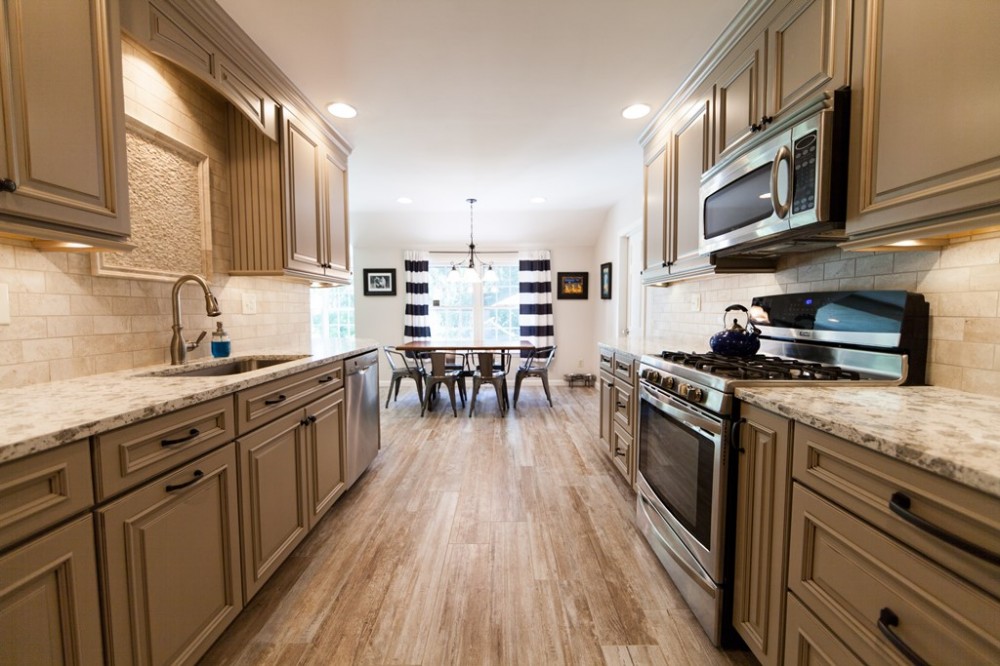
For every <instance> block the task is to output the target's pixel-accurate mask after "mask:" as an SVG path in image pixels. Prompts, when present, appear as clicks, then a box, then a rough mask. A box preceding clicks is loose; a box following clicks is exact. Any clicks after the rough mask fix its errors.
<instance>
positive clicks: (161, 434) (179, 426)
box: [94, 396, 236, 500]
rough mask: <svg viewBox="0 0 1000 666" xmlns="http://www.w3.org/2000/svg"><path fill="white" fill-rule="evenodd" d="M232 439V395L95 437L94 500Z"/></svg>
mask: <svg viewBox="0 0 1000 666" xmlns="http://www.w3.org/2000/svg"><path fill="white" fill-rule="evenodd" d="M235 437H236V424H235V414H234V408H233V399H232V396H225V397H223V398H217V399H215V400H211V401H209V402H205V403H202V404H200V405H195V406H193V407H186V408H184V409H179V410H177V411H176V412H171V413H170V414H165V415H163V416H158V417H156V418H153V419H149V420H146V421H141V422H139V423H135V424H133V425H129V426H126V427H124V428H119V429H118V430H112V431H111V432H107V433H103V434H100V435H97V436H96V437H95V438H94V442H95V445H94V456H95V465H94V469H95V470H96V473H97V483H96V486H97V496H98V499H99V500H104V499H106V498H108V497H112V496H114V495H117V494H118V493H120V492H122V491H124V490H127V489H129V488H133V487H135V486H137V485H139V484H140V483H142V482H143V481H146V480H148V479H151V478H153V477H154V476H156V475H157V474H160V473H162V472H166V471H167V470H169V469H171V468H173V467H176V466H178V465H182V464H184V463H185V462H187V461H188V460H192V459H194V458H196V457H198V456H200V455H201V454H203V453H207V452H208V451H211V450H212V449H214V448H215V447H216V446H219V445H221V444H225V443H226V442H228V441H230V440H231V439H233V438H235Z"/></svg>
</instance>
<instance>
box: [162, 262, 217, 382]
mask: <svg viewBox="0 0 1000 666" xmlns="http://www.w3.org/2000/svg"><path fill="white" fill-rule="evenodd" d="M185 282H197V283H198V284H199V285H200V286H201V290H202V291H204V292H205V313H206V314H207V315H208V316H209V317H218V316H219V315H220V314H222V310H220V309H219V302H218V301H217V300H215V296H213V295H212V290H211V289H209V288H208V283H207V282H205V278H203V277H201V276H199V275H182V276H180V277H179V278H177V282H175V283H174V291H173V293H172V294H171V297H170V300H171V301H172V303H173V310H174V325H173V327H172V328H173V331H174V336H173V338H171V340H170V365H181V364H182V363H184V361H185V360H187V353H188V352H189V351H194V350H195V349H197V348H198V344H199V343H200V342H201V341H202V339H203V338H204V337H205V335H206V334H207V331H202V332H201V335H199V336H198V339H197V340H195V341H194V342H185V341H184V336H183V335H182V334H181V330H182V327H181V299H180V293H181V285H183V284H184V283H185Z"/></svg>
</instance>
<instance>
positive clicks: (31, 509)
mask: <svg viewBox="0 0 1000 666" xmlns="http://www.w3.org/2000/svg"><path fill="white" fill-rule="evenodd" d="M93 504H94V484H93V482H92V481H91V472H90V446H89V444H88V442H87V440H85V439H81V440H79V441H76V442H73V443H72V444H66V445H65V446H60V447H58V448H55V449H50V450H49V451H44V452H42V453H38V454H36V455H33V456H29V457H27V458H20V459H18V460H15V461H13V462H9V463H7V464H5V465H3V467H0V549H3V548H6V547H7V546H9V545H11V544H12V543H14V542H16V541H20V540H21V539H24V538H26V537H29V536H31V535H32V534H34V533H36V532H40V531H42V530H44V529H46V528H48V527H50V526H52V525H55V524H56V523H58V522H59V521H60V520H63V519H64V518H69V517H70V516H72V515H74V514H76V513H79V512H81V511H83V510H85V509H87V508H89V507H91V506H93Z"/></svg>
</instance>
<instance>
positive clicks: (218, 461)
mask: <svg viewBox="0 0 1000 666" xmlns="http://www.w3.org/2000/svg"><path fill="white" fill-rule="evenodd" d="M236 484H237V474H236V454H235V446H234V445H233V444H227V445H226V446H223V447H221V448H219V449H217V450H215V451H214V452H212V453H209V454H208V455H206V456H204V457H202V458H198V459H197V460H194V461H193V462H191V463H189V464H187V465H185V466H184V467H181V468H179V469H178V470H177V471H175V472H172V473H171V474H168V475H167V476H165V477H162V478H160V479H157V480H154V481H150V482H149V483H147V484H146V485H144V486H141V487H140V488H138V489H136V490H134V491H132V492H130V493H128V494H126V495H124V496H123V497H122V498H121V499H118V500H116V501H114V502H112V503H110V504H107V505H105V506H104V507H103V508H101V509H99V510H98V511H97V516H98V520H99V526H100V539H101V545H102V556H103V557H102V564H103V568H104V576H103V580H104V586H105V594H106V599H105V601H106V604H105V606H106V607H105V616H104V617H105V622H106V625H107V626H106V627H105V635H106V636H108V637H109V641H110V645H109V646H108V650H109V655H110V657H111V659H110V661H111V662H113V663H114V664H116V665H121V664H167V663H171V664H173V663H194V662H195V661H197V660H198V658H199V657H201V655H202V654H204V653H205V651H206V650H207V649H208V648H209V646H211V644H212V643H213V642H214V641H215V639H216V638H218V637H219V635H220V634H221V633H222V631H223V630H224V629H225V628H226V627H227V626H228V625H229V623H230V622H232V620H233V619H234V618H235V617H236V615H238V614H239V612H240V610H242V608H243V594H242V591H241V587H240V559H239V552H240V547H239V544H240V532H239V522H238V521H239V511H238V506H237V491H236Z"/></svg>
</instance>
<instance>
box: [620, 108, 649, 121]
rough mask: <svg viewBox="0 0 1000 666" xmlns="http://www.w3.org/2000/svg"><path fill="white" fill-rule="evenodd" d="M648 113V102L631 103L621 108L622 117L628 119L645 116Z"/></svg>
mask: <svg viewBox="0 0 1000 666" xmlns="http://www.w3.org/2000/svg"><path fill="white" fill-rule="evenodd" d="M648 114H649V104H632V105H631V106H626V107H625V108H624V109H622V118H627V119H628V120H636V119H637V118H645V117H646V116H647V115H648Z"/></svg>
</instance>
